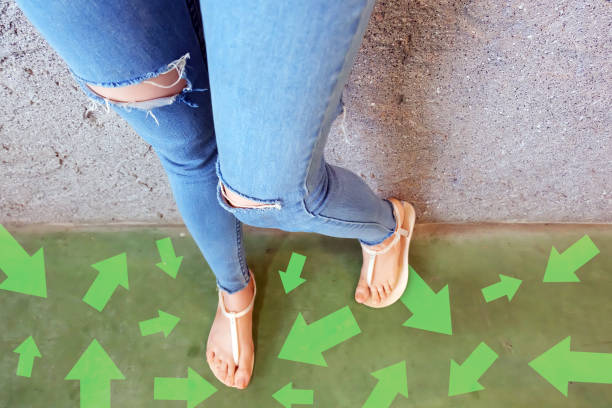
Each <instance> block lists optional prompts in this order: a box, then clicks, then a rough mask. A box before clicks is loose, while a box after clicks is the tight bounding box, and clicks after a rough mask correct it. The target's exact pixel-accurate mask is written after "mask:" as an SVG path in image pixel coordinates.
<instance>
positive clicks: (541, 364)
mask: <svg viewBox="0 0 612 408" xmlns="http://www.w3.org/2000/svg"><path fill="white" fill-rule="evenodd" d="M570 343H571V337H567V338H565V339H564V340H561V342H559V343H558V344H557V345H555V346H553V347H552V348H550V349H549V350H547V351H545V352H544V353H543V354H541V355H540V356H539V357H537V358H535V359H534V360H532V361H531V362H530V363H529V366H530V367H531V368H533V369H534V370H535V371H536V372H537V373H538V374H540V375H541V376H542V377H544V379H546V381H548V382H549V383H551V384H552V385H553V387H555V388H556V389H558V390H559V391H560V392H561V393H562V394H563V395H565V396H566V397H567V390H568V382H569V381H572V382H585V383H600V384H612V353H584V352H576V351H574V352H571V351H570Z"/></svg>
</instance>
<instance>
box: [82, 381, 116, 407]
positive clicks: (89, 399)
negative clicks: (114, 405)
mask: <svg viewBox="0 0 612 408" xmlns="http://www.w3.org/2000/svg"><path fill="white" fill-rule="evenodd" d="M110 406H111V384H110V381H109V380H105V379H102V380H100V379H96V378H91V379H82V380H81V408H110Z"/></svg>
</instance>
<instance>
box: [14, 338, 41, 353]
mask: <svg viewBox="0 0 612 408" xmlns="http://www.w3.org/2000/svg"><path fill="white" fill-rule="evenodd" d="M13 353H17V354H23V355H25V356H33V357H42V356H41V354H40V351H38V347H36V343H35V342H34V339H33V338H32V336H30V337H28V338H27V339H25V340H24V341H23V343H21V344H20V345H19V346H18V347H17V348H16V349H15V350H13Z"/></svg>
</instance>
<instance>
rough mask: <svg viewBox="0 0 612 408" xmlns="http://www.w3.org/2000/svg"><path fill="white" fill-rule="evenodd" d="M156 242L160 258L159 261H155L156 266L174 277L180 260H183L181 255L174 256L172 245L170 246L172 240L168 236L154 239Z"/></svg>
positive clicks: (179, 265)
mask: <svg viewBox="0 0 612 408" xmlns="http://www.w3.org/2000/svg"><path fill="white" fill-rule="evenodd" d="M155 243H156V244H157V250H158V252H159V257H160V258H161V260H162V261H161V262H159V263H157V264H156V265H157V267H158V268H160V269H161V270H162V271H164V272H166V273H167V274H168V275H170V277H172V278H173V279H176V274H177V273H178V270H179V268H180V267H181V262H183V257H182V256H176V255H175V253H174V247H173V246H172V240H170V237H167V238H163V239H158V240H157V241H155Z"/></svg>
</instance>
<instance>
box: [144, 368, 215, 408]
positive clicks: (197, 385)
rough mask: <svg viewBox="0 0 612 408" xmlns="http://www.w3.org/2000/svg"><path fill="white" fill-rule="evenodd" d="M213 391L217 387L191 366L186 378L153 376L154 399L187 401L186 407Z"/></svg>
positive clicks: (199, 401)
mask: <svg viewBox="0 0 612 408" xmlns="http://www.w3.org/2000/svg"><path fill="white" fill-rule="evenodd" d="M215 392H217V389H216V388H215V387H214V386H213V385H212V384H210V383H209V382H208V381H206V380H205V379H204V378H202V377H201V376H200V374H198V373H197V372H196V371H194V370H193V369H191V367H188V368H187V378H161V377H155V380H154V383H153V395H154V396H153V398H154V399H155V400H172V401H187V408H194V407H195V406H197V405H198V404H199V403H201V402H202V401H204V400H205V399H207V398H208V397H210V396H211V395H213V394H214V393H215Z"/></svg>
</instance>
